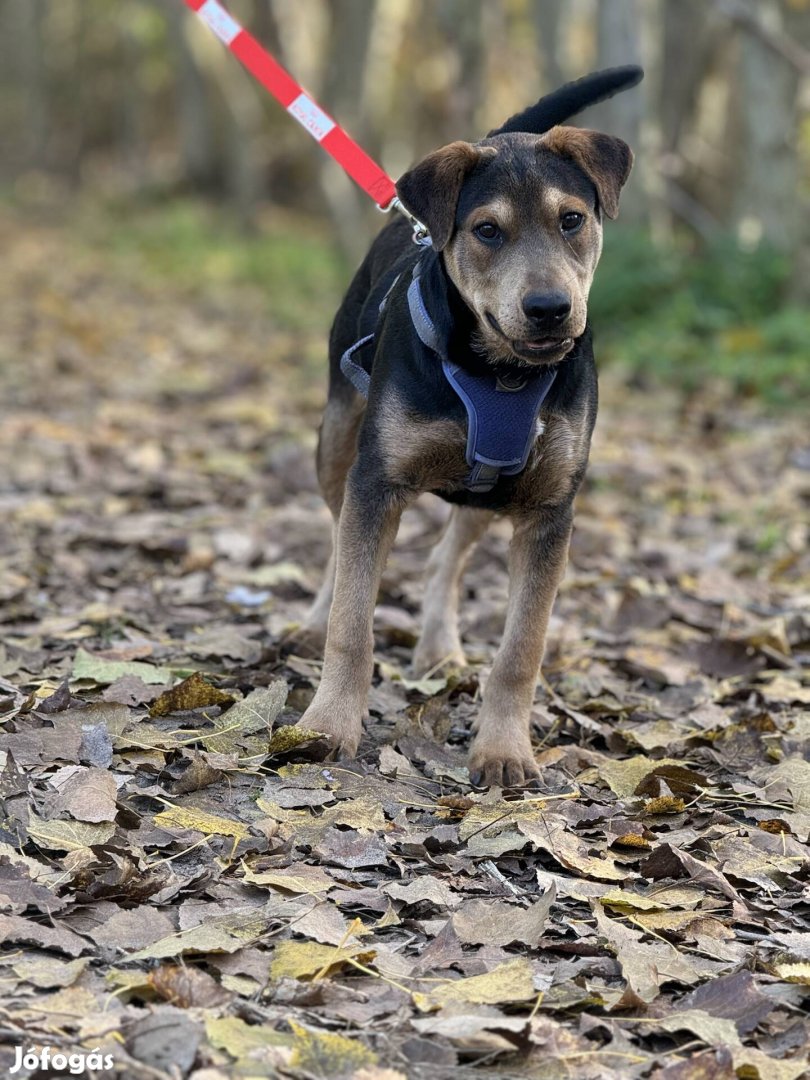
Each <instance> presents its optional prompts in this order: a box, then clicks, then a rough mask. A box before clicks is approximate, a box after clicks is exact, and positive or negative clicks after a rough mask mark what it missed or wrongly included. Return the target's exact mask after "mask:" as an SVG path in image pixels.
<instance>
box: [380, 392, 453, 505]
mask: <svg viewBox="0 0 810 1080" xmlns="http://www.w3.org/2000/svg"><path fill="white" fill-rule="evenodd" d="M378 425H379V427H378V430H379V432H380V442H381V444H382V446H383V451H384V454H385V471H386V475H387V476H388V478H389V480H390V481H391V482H392V483H393V484H396V485H397V486H402V487H406V488H411V489H413V490H417V491H431V490H433V491H439V490H443V489H447V488H452V487H455V486H457V485H458V484H460V483H461V481H462V480H463V479H464V477H465V476H466V475H467V472H468V471H469V470H468V467H467V464H466V462H465V461H464V447H465V445H466V433H465V431H464V428H463V427H462V426H461V425H460V424H457V423H456V422H455V421H454V420H424V419H420V418H419V417H412V416H408V415H407V414H406V412H405V410H404V409H403V407H402V405H401V403H400V402H399V400H398V399H397V397H396V395H395V394H394V392H393V391H391V390H388V391H387V393H386V396H385V398H384V400H383V401H382V403H381V406H380V410H379V413H378Z"/></svg>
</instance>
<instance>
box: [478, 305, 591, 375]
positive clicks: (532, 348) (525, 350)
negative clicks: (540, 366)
mask: <svg viewBox="0 0 810 1080" xmlns="http://www.w3.org/2000/svg"><path fill="white" fill-rule="evenodd" d="M486 318H487V322H488V323H489V325H490V326H491V327H492V329H493V330H494V331H495V333H496V334H498V335H499V336H500V337H501V338H503V340H504V341H505V342H507V344H508V345H509V348H510V349H511V350H512V352H513V353H515V355H516V356H520V357H522V358H523V359H525V360H532V361H534V362H535V363H536V362H538V361H540V360H545V361H548V360H551V359H554V360H561V359H562V358H563V356H565V354H566V353H567V352H569V351H570V350H571V348H572V347H573V345H574V339H573V338H571V337H561V336H556V337H555V336H554V335H553V334H542V335H540V334H538V335H537V337H531V338H523V339H522V340H517V339H515V338H510V337H508V336H507V335H506V334H505V333H504V332H503V330H502V329H501V327H500V325H499V323H498V320H497V319H496V318H495V316H494V315H492V314H490V312H487V313H486Z"/></svg>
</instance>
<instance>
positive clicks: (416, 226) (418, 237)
mask: <svg viewBox="0 0 810 1080" xmlns="http://www.w3.org/2000/svg"><path fill="white" fill-rule="evenodd" d="M377 209H378V210H381V211H382V213H383V214H387V213H388V211H389V210H398V211H399V212H400V214H402V216H403V217H405V218H407V219H408V222H409V223H410V226H411V228H412V229H413V236H412V237H411V239H412V240H413V242H414V243H415V244H416V245H417V246H418V247H431V246H432V244H431V239H430V233H429V232H428V229H427V226H426V225H423V224H422V222H421V221H420V220H419V218H418V217H414V215H413V214H412V213H411V212H410V210H408V208H407V207H406V206H405V205H404V204H403V203H401V202H400V200H399V197H398V196H396V195H395V196H394V198H393V199H392V200H391V202H390V203H389V204H388V206H380V204H379V203H378V204H377Z"/></svg>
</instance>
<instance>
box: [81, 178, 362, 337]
mask: <svg viewBox="0 0 810 1080" xmlns="http://www.w3.org/2000/svg"><path fill="white" fill-rule="evenodd" d="M79 221H80V228H81V229H82V231H83V232H86V233H87V234H88V238H89V237H90V236H95V237H96V238H97V239H100V240H102V241H103V243H104V245H105V247H106V248H107V250H108V251H109V252H110V254H111V255H112V256H113V257H114V258H115V259H116V260H118V261H119V262H121V263H123V264H124V265H125V266H127V267H129V268H130V269H132V270H134V271H135V272H136V273H137V274H138V275H139V276H148V277H151V278H153V279H155V280H160V281H164V282H165V281H170V282H171V283H172V284H175V285H178V286H180V287H182V288H187V289H190V290H192V291H199V292H203V293H207V294H211V295H216V293H217V290H221V291H222V292H223V294H230V293H231V292H232V291H233V290H234V289H239V288H247V289H251V290H254V289H255V290H258V291H260V293H261V296H262V298H263V301H264V303H265V305H266V309H267V311H268V313H269V314H270V315H271V316H272V318H273V320H274V322H276V323H277V324H278V326H279V327H280V328H282V329H285V330H291V331H309V332H311V331H313V330H319V331H320V332H321V333H323V334H324V335H325V333H326V331H327V329H328V327H329V325H330V323H331V320H332V318H333V316H334V313H335V309H336V308H337V305H338V304H339V302H340V298H341V296H342V294H343V291H344V290H345V287H346V284H347V282H348V280H349V276H350V268H349V267H347V266H346V264H345V261H344V260H343V259H342V258H341V256H340V254H339V252H338V250H337V248H336V247H335V245H334V244H330V243H329V242H328V240H327V233H326V230H324V229H323V228H322V227H321V226H320V225H319V224H315V225H313V223H312V222H311V221H310V220H309V219H307V218H303V217H299V216H296V215H293V214H290V213H288V212H285V211H282V210H278V211H276V210H272V211H269V212H268V213H266V214H265V215H263V217H262V219H261V222H260V225H259V228H258V229H257V230H256V231H255V232H253V233H247V232H246V231H245V230H244V229H240V228H239V227H238V226H237V225H236V224H235V223H234V221H233V220H232V218H231V217H230V216H229V215H228V214H226V213H224V212H222V211H218V210H216V209H215V208H213V207H212V206H210V205H209V204H206V203H204V202H202V201H201V200H197V199H177V200H172V201H169V202H165V203H152V204H141V205H135V206H132V205H129V204H124V205H116V204H111V205H107V206H106V207H104V208H102V209H101V210H100V211H95V212H94V214H93V219H92V221H88V219H87V218H86V217H84V215H80V218H79Z"/></svg>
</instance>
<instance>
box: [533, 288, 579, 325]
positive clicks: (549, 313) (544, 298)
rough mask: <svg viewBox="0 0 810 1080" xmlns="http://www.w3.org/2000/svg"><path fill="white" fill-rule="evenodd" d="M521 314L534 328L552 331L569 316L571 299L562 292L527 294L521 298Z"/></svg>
mask: <svg viewBox="0 0 810 1080" xmlns="http://www.w3.org/2000/svg"><path fill="white" fill-rule="evenodd" d="M523 313H524V315H525V316H526V318H527V319H531V321H532V322H533V323H534V324H535V326H537V327H540V328H543V329H553V328H555V327H558V326H559V325H560V323H562V322H564V321H565V320H566V319H567V318H568V316H569V315H570V314H571V297H570V296H567V295H566V294H565V293H564V292H549V293H529V294H528V295H527V296H524V297H523Z"/></svg>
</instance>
